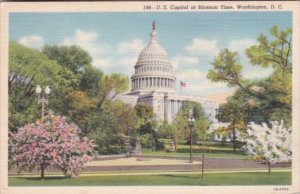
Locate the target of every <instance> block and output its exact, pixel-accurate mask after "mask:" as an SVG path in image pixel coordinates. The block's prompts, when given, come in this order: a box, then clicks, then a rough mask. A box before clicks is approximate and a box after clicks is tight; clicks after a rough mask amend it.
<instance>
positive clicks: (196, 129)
mask: <svg viewBox="0 0 300 194" xmlns="http://www.w3.org/2000/svg"><path fill="white" fill-rule="evenodd" d="M191 109H192V110H193V115H192V116H193V117H194V118H195V122H194V124H193V127H192V138H193V139H192V141H193V142H197V141H203V140H207V139H210V138H209V135H208V134H207V133H206V132H207V129H208V128H209V125H210V121H209V119H208V118H207V116H206V115H205V113H204V110H203V108H202V106H201V104H199V103H197V102H191V101H187V102H185V103H184V104H183V107H182V110H181V111H180V112H179V113H177V115H176V117H175V118H174V121H173V123H171V124H168V123H166V122H165V123H163V124H162V125H161V127H160V130H159V135H160V136H161V137H165V138H171V139H172V141H173V142H174V145H175V149H177V145H178V144H179V142H182V141H186V142H189V123H188V118H189V116H190V115H189V114H190V113H189V112H190V110H191Z"/></svg>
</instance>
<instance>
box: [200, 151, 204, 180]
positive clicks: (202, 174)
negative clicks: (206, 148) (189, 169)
mask: <svg viewBox="0 0 300 194" xmlns="http://www.w3.org/2000/svg"><path fill="white" fill-rule="evenodd" d="M201 171H202V173H201V178H203V176H204V152H203V153H202V169H201Z"/></svg>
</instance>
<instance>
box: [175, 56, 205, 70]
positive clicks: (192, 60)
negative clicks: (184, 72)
mask: <svg viewBox="0 0 300 194" xmlns="http://www.w3.org/2000/svg"><path fill="white" fill-rule="evenodd" d="M171 63H172V65H173V67H174V68H175V69H176V68H177V67H179V65H181V66H183V65H196V64H198V63H199V59H198V57H190V56H182V55H177V56H175V57H173V58H172V59H171Z"/></svg>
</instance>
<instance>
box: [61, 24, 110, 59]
mask: <svg viewBox="0 0 300 194" xmlns="http://www.w3.org/2000/svg"><path fill="white" fill-rule="evenodd" d="M97 38H98V34H97V33H96V32H87V31H83V30H81V29H76V31H75V34H74V36H72V37H70V38H65V39H64V40H63V44H64V45H74V44H75V45H78V46H80V47H82V48H83V49H84V50H86V51H87V52H88V53H89V54H90V55H91V56H92V57H93V58H95V56H97V55H99V54H100V53H102V52H103V50H104V49H103V48H101V46H100V45H99V44H96V42H97ZM94 60H95V59H94Z"/></svg>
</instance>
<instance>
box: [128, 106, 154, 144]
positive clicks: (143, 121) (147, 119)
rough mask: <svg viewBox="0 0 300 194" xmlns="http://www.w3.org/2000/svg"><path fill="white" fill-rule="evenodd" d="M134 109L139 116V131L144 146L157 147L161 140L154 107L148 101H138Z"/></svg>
mask: <svg viewBox="0 0 300 194" xmlns="http://www.w3.org/2000/svg"><path fill="white" fill-rule="evenodd" d="M134 109H135V111H136V115H137V118H138V123H137V128H138V129H137V133H138V136H140V138H141V144H142V145H143V146H144V147H147V148H154V149H156V148H157V146H158V145H159V144H160V142H159V141H158V135H157V131H156V129H157V128H158V121H157V119H156V117H155V114H154V112H153V107H152V106H149V105H148V104H147V103H138V104H137V105H135V107H134Z"/></svg>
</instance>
